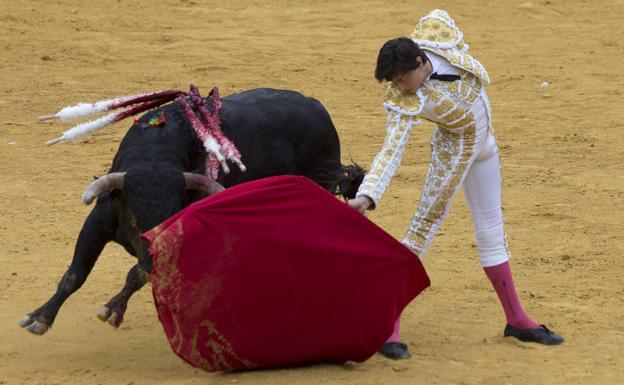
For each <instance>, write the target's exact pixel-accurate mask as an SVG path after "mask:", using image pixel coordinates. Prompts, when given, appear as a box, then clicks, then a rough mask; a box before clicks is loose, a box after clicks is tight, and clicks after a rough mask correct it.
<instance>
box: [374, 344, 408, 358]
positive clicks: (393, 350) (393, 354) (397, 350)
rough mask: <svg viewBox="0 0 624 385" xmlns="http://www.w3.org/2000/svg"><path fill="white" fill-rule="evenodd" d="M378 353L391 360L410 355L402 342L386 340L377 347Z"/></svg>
mask: <svg viewBox="0 0 624 385" xmlns="http://www.w3.org/2000/svg"><path fill="white" fill-rule="evenodd" d="M379 353H381V354H382V355H383V356H385V357H387V358H392V359H393V360H402V359H405V358H410V357H411V356H412V355H411V354H410V352H409V350H407V345H406V344H404V343H403V342H386V343H385V344H383V346H382V347H381V349H379Z"/></svg>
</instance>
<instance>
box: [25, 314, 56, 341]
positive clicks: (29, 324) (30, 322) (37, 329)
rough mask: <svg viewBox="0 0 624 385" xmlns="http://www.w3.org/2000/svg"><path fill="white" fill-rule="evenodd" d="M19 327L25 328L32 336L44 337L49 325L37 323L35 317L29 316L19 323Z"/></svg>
mask: <svg viewBox="0 0 624 385" xmlns="http://www.w3.org/2000/svg"><path fill="white" fill-rule="evenodd" d="M19 326H20V327H23V328H25V329H26V330H28V331H29V332H31V333H32V334H35V335H38V336H41V335H44V334H45V333H46V332H47V331H48V329H50V325H48V324H46V323H44V322H41V321H37V320H36V319H35V317H33V316H31V315H27V316H26V317H24V318H22V319H21V320H20V321H19Z"/></svg>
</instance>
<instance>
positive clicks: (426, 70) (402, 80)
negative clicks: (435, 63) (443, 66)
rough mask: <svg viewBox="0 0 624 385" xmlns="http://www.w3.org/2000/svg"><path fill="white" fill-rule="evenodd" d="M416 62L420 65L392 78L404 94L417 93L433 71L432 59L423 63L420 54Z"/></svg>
mask: <svg viewBox="0 0 624 385" xmlns="http://www.w3.org/2000/svg"><path fill="white" fill-rule="evenodd" d="M416 62H417V63H418V67H416V68H415V69H413V70H411V71H408V72H405V73H403V74H399V75H397V76H395V77H394V79H392V83H393V84H394V85H395V87H396V88H398V89H399V91H401V92H402V93H404V94H413V93H415V92H416V90H418V89H419V88H420V86H422V84H423V82H424V81H425V80H427V78H428V77H429V76H430V75H431V73H432V72H433V68H432V67H431V62H430V61H428V60H427V62H426V63H423V60H422V58H421V57H420V56H419V57H417V58H416Z"/></svg>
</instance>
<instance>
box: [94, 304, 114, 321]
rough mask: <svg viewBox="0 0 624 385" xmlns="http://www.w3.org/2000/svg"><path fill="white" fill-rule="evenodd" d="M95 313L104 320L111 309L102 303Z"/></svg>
mask: <svg viewBox="0 0 624 385" xmlns="http://www.w3.org/2000/svg"><path fill="white" fill-rule="evenodd" d="M95 314H96V315H97V317H98V318H99V319H100V321H104V322H106V321H107V320H108V317H110V315H111V309H109V308H108V306H106V305H102V307H101V308H100V310H98V312H97V313H95Z"/></svg>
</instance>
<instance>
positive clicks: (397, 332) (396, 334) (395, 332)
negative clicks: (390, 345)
mask: <svg viewBox="0 0 624 385" xmlns="http://www.w3.org/2000/svg"><path fill="white" fill-rule="evenodd" d="M386 342H401V316H398V317H397V319H396V321H394V328H393V329H392V335H391V336H390V338H388V339H387V340H386Z"/></svg>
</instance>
